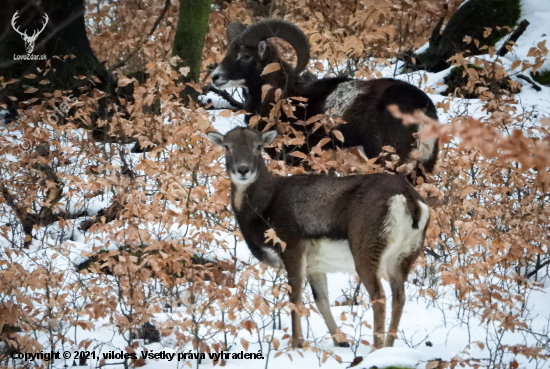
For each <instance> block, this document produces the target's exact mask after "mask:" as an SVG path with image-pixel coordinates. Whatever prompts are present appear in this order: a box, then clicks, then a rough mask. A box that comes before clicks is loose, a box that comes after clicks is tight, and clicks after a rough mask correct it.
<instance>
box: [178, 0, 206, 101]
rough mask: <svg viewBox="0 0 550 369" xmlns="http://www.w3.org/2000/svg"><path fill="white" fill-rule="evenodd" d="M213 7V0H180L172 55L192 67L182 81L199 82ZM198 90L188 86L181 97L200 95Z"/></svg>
mask: <svg viewBox="0 0 550 369" xmlns="http://www.w3.org/2000/svg"><path fill="white" fill-rule="evenodd" d="M211 7H212V1H211V0H180V10H179V17H178V25H177V28H176V35H175V37H174V43H173V44H172V55H174V56H179V57H180V58H181V60H182V63H181V64H182V65H185V66H188V67H189V68H190V71H189V74H188V75H187V76H186V77H183V78H182V82H189V81H193V82H197V81H198V79H199V76H200V69H201V59H202V49H203V47H204V37H205V35H206V32H207V31H208V16H209V14H210V9H211ZM198 95H199V94H198V92H197V91H196V90H195V89H193V88H191V87H189V86H187V87H186V88H185V89H184V90H183V91H182V92H181V97H182V98H187V96H191V97H192V98H193V99H196V98H197V97H198Z"/></svg>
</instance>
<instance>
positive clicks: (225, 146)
mask: <svg viewBox="0 0 550 369" xmlns="http://www.w3.org/2000/svg"><path fill="white" fill-rule="evenodd" d="M223 148H224V149H225V150H227V151H229V150H231V149H230V148H229V146H227V145H223Z"/></svg>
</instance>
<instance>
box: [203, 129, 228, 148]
mask: <svg viewBox="0 0 550 369" xmlns="http://www.w3.org/2000/svg"><path fill="white" fill-rule="evenodd" d="M206 137H208V139H209V140H210V141H212V143H214V145H218V146H223V139H224V136H223V135H222V134H221V133H218V132H208V133H207V134H206Z"/></svg>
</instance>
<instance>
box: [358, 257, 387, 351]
mask: <svg viewBox="0 0 550 369" xmlns="http://www.w3.org/2000/svg"><path fill="white" fill-rule="evenodd" d="M357 272H358V274H359V277H360V278H361V282H363V284H364V285H365V288H366V289H367V292H368V293H369V297H370V302H371V305H372V310H373V313H374V329H373V330H374V342H373V345H372V348H373V350H376V349H379V348H382V347H383V344H384V337H385V326H386V294H385V293H384V288H383V287H382V283H381V282H380V277H379V276H378V273H377V270H376V269H375V270H372V269H371V268H361V267H360V266H358V267H357Z"/></svg>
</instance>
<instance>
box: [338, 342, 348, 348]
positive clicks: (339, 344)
mask: <svg viewBox="0 0 550 369" xmlns="http://www.w3.org/2000/svg"><path fill="white" fill-rule="evenodd" d="M336 346H338V347H349V343H348V342H338V344H337V345H336Z"/></svg>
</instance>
